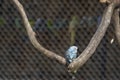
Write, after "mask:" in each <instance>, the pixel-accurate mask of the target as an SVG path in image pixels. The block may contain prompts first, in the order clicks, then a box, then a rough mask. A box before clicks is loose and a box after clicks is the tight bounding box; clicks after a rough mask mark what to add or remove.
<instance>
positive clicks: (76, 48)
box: [70, 46, 78, 50]
mask: <svg viewBox="0 0 120 80" xmlns="http://www.w3.org/2000/svg"><path fill="white" fill-rule="evenodd" d="M70 49H71V50H78V47H77V46H71V47H70Z"/></svg>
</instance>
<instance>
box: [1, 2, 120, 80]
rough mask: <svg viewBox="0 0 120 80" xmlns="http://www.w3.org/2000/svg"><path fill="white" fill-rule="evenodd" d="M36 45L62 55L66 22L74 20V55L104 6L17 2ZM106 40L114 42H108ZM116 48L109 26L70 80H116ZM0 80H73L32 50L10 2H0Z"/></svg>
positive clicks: (67, 40)
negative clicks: (26, 17)
mask: <svg viewBox="0 0 120 80" xmlns="http://www.w3.org/2000/svg"><path fill="white" fill-rule="evenodd" d="M19 1H20V2H21V4H22V5H23V6H24V9H25V12H26V14H27V16H28V19H29V22H30V24H31V25H32V28H33V30H34V31H35V33H36V38H37V40H38V41H39V43H40V44H41V45H42V46H44V47H45V48H47V49H49V50H51V51H53V52H56V53H57V54H59V55H61V56H64V55H65V51H66V50H67V49H68V48H69V47H70V43H71V40H70V38H71V36H70V32H69V28H70V27H69V26H70V22H71V20H72V18H73V17H76V18H77V20H78V24H77V25H76V26H75V28H76V32H75V38H74V40H75V42H74V45H76V46H78V47H79V53H78V54H80V53H81V52H82V51H83V50H84V49H85V47H86V46H87V45H88V43H89V41H90V39H91V37H92V36H93V34H94V33H95V31H96V29H97V26H98V24H99V20H100V18H101V16H102V13H103V11H104V9H105V7H106V4H100V3H99V1H98V0H19ZM111 39H115V41H114V42H113V43H112V44H111V43H110V41H111ZM119 53H120V46H119V45H118V42H117V40H116V37H115V35H114V28H113V26H112V24H111V25H110V26H109V28H108V30H107V32H106V34H105V36H104V38H103V39H102V41H101V43H100V45H99V46H98V48H97V50H96V51H95V54H94V55H93V56H92V57H91V58H90V59H89V60H88V61H87V63H86V64H85V65H84V66H83V67H82V68H80V69H79V70H78V72H77V73H76V74H75V75H74V76H75V80H119V79H120V76H119V75H120V67H119V66H120V54H119ZM0 80H74V79H73V78H72V74H71V73H69V72H67V67H66V66H64V65H62V64H60V63H58V62H57V61H56V60H53V59H50V58H48V57H46V56H45V55H43V54H42V53H40V52H39V51H38V50H37V49H35V48H34V47H33V45H32V44H31V42H30V41H29V38H28V36H27V33H26V30H25V27H24V25H23V21H22V19H21V16H20V14H19V12H18V10H17V9H16V6H15V5H14V3H13V2H12V0H0Z"/></svg>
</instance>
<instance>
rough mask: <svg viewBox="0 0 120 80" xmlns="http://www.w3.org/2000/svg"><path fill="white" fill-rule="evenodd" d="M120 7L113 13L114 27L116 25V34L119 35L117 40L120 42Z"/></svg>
mask: <svg viewBox="0 0 120 80" xmlns="http://www.w3.org/2000/svg"><path fill="white" fill-rule="evenodd" d="M119 12H120V8H118V9H116V10H115V12H114V15H113V20H114V24H113V25H114V27H115V34H116V37H117V40H118V42H119V44H120V16H119Z"/></svg>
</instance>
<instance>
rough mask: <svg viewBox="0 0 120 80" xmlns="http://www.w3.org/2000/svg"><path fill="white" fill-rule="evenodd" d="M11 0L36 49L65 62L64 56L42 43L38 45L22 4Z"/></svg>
mask: <svg viewBox="0 0 120 80" xmlns="http://www.w3.org/2000/svg"><path fill="white" fill-rule="evenodd" d="M13 2H14V3H15V4H16V6H17V9H18V11H19V12H20V14H21V16H22V19H23V22H24V26H25V28H26V30H27V34H28V37H29V39H30V41H31V43H32V44H33V46H34V47H35V48H36V49H38V50H39V51H40V52H41V53H43V54H45V55H46V56H48V57H50V58H52V59H55V60H58V61H59V62H60V63H62V64H66V60H65V58H64V57H62V56H59V55H57V54H56V53H54V52H52V51H50V50H47V49H45V48H44V47H42V45H40V43H39V42H38V41H37V39H36V37H35V32H34V31H33V30H32V27H31V25H30V23H29V21H28V18H27V16H26V14H25V11H24V8H23V6H22V5H21V4H20V2H19V1H18V0H13Z"/></svg>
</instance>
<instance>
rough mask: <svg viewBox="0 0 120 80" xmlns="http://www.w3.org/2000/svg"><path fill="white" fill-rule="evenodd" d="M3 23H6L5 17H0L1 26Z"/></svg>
mask: <svg viewBox="0 0 120 80" xmlns="http://www.w3.org/2000/svg"><path fill="white" fill-rule="evenodd" d="M3 24H5V20H4V18H2V17H0V26H1V25H3Z"/></svg>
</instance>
